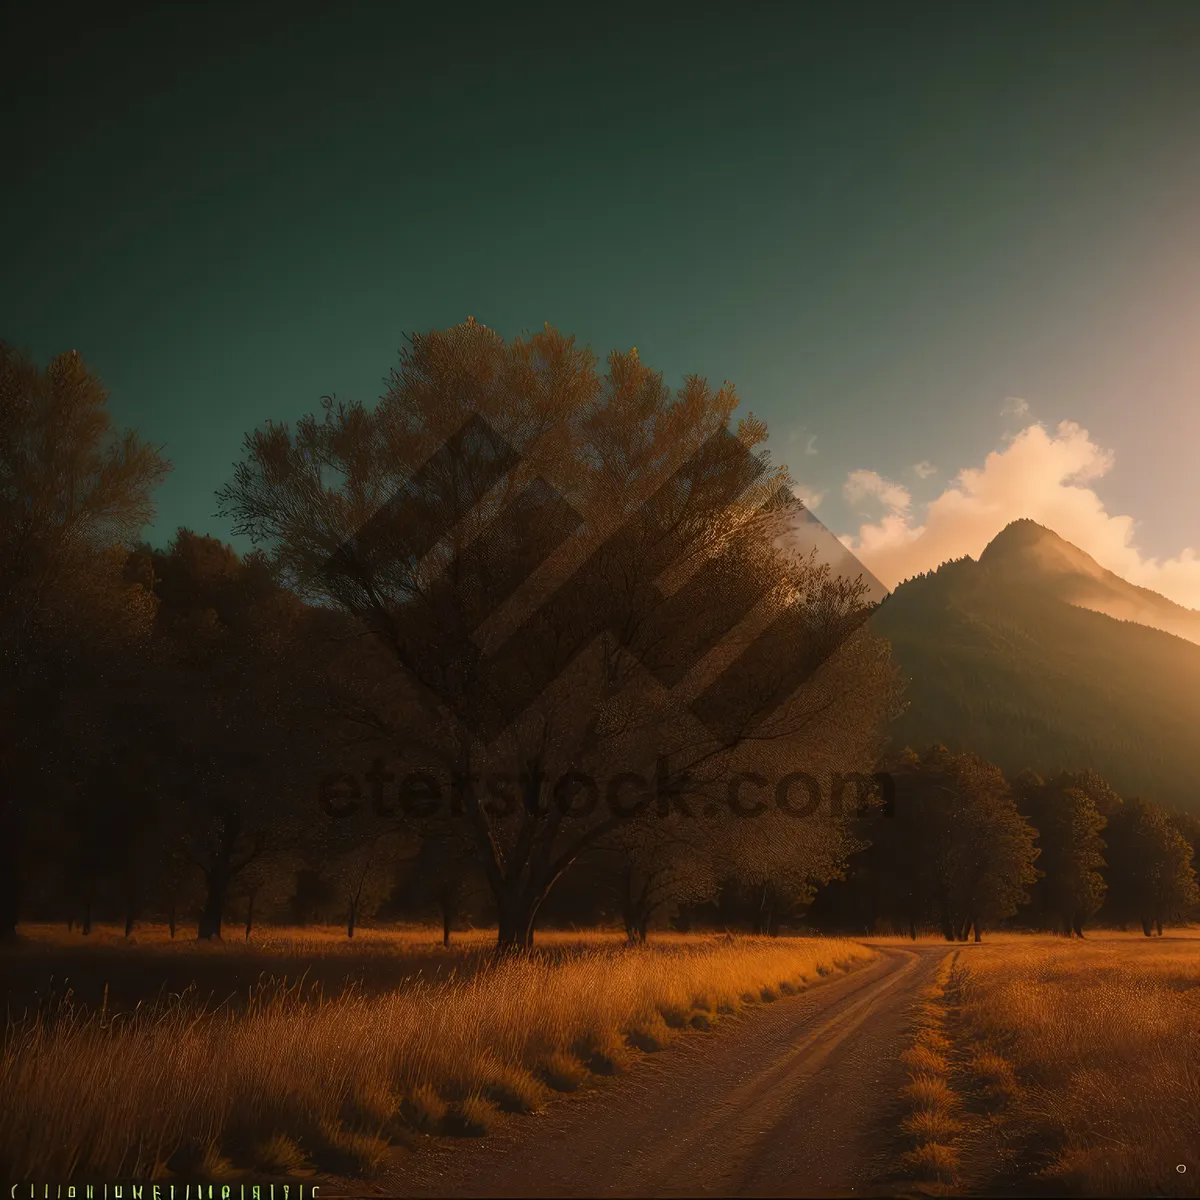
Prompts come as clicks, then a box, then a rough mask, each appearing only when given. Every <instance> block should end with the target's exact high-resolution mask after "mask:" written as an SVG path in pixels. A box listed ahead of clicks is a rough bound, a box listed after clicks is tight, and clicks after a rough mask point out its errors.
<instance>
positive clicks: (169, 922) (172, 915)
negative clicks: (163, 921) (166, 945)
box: [167, 899, 175, 938]
mask: <svg viewBox="0 0 1200 1200" xmlns="http://www.w3.org/2000/svg"><path fill="white" fill-rule="evenodd" d="M167 925H168V926H169V927H170V930H171V937H172V938H173V937H174V936H175V901H174V899H172V900H171V909H170V911H169V912H168V913H167Z"/></svg>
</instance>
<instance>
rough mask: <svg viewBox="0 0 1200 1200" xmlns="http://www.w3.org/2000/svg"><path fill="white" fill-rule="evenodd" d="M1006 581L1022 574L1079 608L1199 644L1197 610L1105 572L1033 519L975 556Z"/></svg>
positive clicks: (1019, 523)
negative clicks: (998, 571)
mask: <svg viewBox="0 0 1200 1200" xmlns="http://www.w3.org/2000/svg"><path fill="white" fill-rule="evenodd" d="M979 561H980V563H982V564H984V565H985V566H988V567H994V568H996V569H997V570H1000V571H1002V572H1004V573H1005V574H1007V575H1009V576H1010V577H1014V578H1015V577H1017V576H1018V575H1020V576H1023V577H1024V578H1026V579H1027V580H1029V581H1030V582H1032V583H1034V584H1037V585H1039V586H1041V587H1044V588H1047V589H1049V590H1052V591H1053V592H1054V594H1055V595H1056V596H1057V597H1058V598H1059V599H1060V600H1065V601H1066V602H1067V603H1068V604H1074V605H1076V606H1078V607H1079V608H1090V609H1092V610H1093V611H1094V612H1101V613H1105V614H1106V615H1107V616H1110V617H1116V618H1117V620H1119V621H1136V622H1137V623H1138V624H1139V625H1149V626H1151V627H1152V628H1154V629H1162V630H1164V631H1165V632H1167V633H1174V634H1176V635H1177V636H1179V637H1182V638H1187V639H1188V640H1189V641H1192V642H1196V643H1198V644H1200V612H1198V611H1196V609H1194V608H1184V607H1183V605H1182V604H1176V603H1175V602H1174V601H1173V600H1168V599H1167V598H1166V596H1160V595H1159V594H1158V592H1152V591H1151V590H1150V589H1149V588H1144V587H1138V586H1136V585H1135V584H1132V583H1129V582H1128V581H1127V580H1124V579H1122V578H1121V577H1120V576H1119V575H1114V574H1113V573H1112V571H1107V570H1105V569H1104V568H1103V567H1102V566H1101V565H1100V564H1099V563H1098V562H1097V561H1096V560H1095V559H1094V558H1092V557H1091V555H1090V554H1085V553H1084V552H1083V551H1082V550H1080V549H1079V547H1078V546H1073V545H1072V544H1071V543H1070V542H1068V541H1066V540H1065V539H1064V538H1061V537H1059V536H1058V534H1056V533H1054V532H1053V531H1051V530H1049V529H1047V528H1046V527H1045V526H1044V525H1038V524H1037V523H1036V522H1035V521H1014V522H1013V523H1012V524H1011V525H1009V526H1007V527H1006V528H1005V529H1004V530H1002V531H1001V532H1000V533H999V534H997V535H996V537H995V538H994V539H993V540H992V542H991V543H990V544H989V545H988V546H987V547H986V549H985V550H984V551H983V553H982V554H981V555H980V556H979Z"/></svg>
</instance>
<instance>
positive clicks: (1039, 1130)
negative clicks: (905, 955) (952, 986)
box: [955, 935, 1200, 1196]
mask: <svg viewBox="0 0 1200 1200" xmlns="http://www.w3.org/2000/svg"><path fill="white" fill-rule="evenodd" d="M960 961H961V962H962V963H963V964H964V965H965V966H966V971H965V973H964V975H963V978H962V981H961V985H960V987H959V988H958V996H957V999H958V1001H959V1004H960V1005H961V1010H960V1021H961V1029H960V1032H959V1033H958V1035H957V1036H956V1039H955V1040H956V1042H961V1044H962V1047H963V1051H964V1053H965V1054H966V1055H967V1067H968V1070H969V1072H970V1073H971V1074H972V1075H973V1076H974V1078H975V1080H976V1081H977V1083H978V1085H979V1088H980V1090H981V1093H982V1094H983V1095H984V1096H985V1097H987V1098H988V1099H989V1102H990V1103H992V1104H994V1105H1000V1106H1005V1107H1006V1109H1007V1111H1008V1112H1009V1113H1010V1114H1011V1119H1012V1121H1013V1123H1014V1124H1015V1126H1016V1128H1017V1131H1018V1132H1019V1135H1021V1136H1023V1137H1024V1138H1025V1139H1027V1141H1028V1142H1029V1144H1030V1145H1032V1146H1033V1147H1035V1148H1036V1149H1037V1150H1039V1151H1040V1152H1041V1154H1042V1158H1043V1160H1044V1162H1045V1165H1044V1168H1043V1169H1044V1171H1045V1178H1046V1179H1047V1182H1048V1183H1053V1184H1055V1185H1057V1186H1059V1187H1065V1188H1066V1189H1068V1190H1069V1191H1070V1192H1072V1193H1075V1194H1080V1195H1088V1196H1117V1195H1149V1194H1160V1195H1162V1194H1166V1195H1197V1194H1200V1181H1198V1177H1200V1157H1198V1155H1197V1150H1198V1148H1200V1140H1198V1138H1197V1132H1196V1131H1197V1128H1200V941H1198V940H1197V939H1196V938H1195V937H1180V938H1172V939H1170V940H1165V939H1164V940H1162V941H1159V940H1158V939H1145V938H1143V937H1141V936H1140V935H1139V936H1137V937H1128V938H1122V937H1112V936H1103V937H1099V938H1094V939H1092V940H1089V941H1086V942H1083V943H1080V942H1065V941H1063V940H1061V939H1036V940H1035V939H1026V940H1025V941H1023V942H1021V941H1014V942H1012V943H1010V944H1008V945H995V946H987V945H984V946H981V947H973V948H972V953H970V954H964V955H963V956H962V958H961V960H960ZM1180 1164H1182V1165H1184V1166H1185V1168H1186V1170H1185V1171H1183V1172H1180V1171H1178V1170H1177V1167H1178V1166H1179V1165H1180Z"/></svg>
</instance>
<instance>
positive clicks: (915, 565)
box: [842, 421, 1200, 608]
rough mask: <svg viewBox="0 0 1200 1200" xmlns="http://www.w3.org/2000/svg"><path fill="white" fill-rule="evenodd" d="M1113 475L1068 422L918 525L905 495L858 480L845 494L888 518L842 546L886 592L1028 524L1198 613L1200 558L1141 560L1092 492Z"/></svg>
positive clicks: (950, 496) (1129, 529) (963, 484)
mask: <svg viewBox="0 0 1200 1200" xmlns="http://www.w3.org/2000/svg"><path fill="white" fill-rule="evenodd" d="M1112 465H1113V455H1112V453H1111V452H1109V451H1107V450H1105V449H1103V448H1102V447H1100V446H1098V445H1096V443H1095V442H1093V441H1092V439H1091V437H1090V436H1089V434H1088V432H1087V430H1086V429H1082V428H1081V427H1080V426H1079V425H1077V424H1076V423H1075V422H1073V421H1064V422H1062V424H1060V425H1059V426H1058V428H1057V429H1055V430H1054V431H1052V432H1051V431H1049V430H1047V429H1046V428H1045V427H1044V426H1042V425H1040V424H1034V425H1028V426H1026V427H1025V428H1024V429H1022V430H1021V432H1020V433H1018V434H1017V435H1016V436H1015V437H1013V438H1012V440H1011V441H1010V442H1009V443H1008V445H1006V446H1005V448H1004V449H1003V450H997V451H993V452H992V453H991V454H989V455H988V456H987V458H986V459H985V460H984V463H983V466H981V467H968V468H966V469H964V470H962V471H960V472H959V473H958V475H957V476H955V478H954V479H953V480H952V481H951V483H950V485H949V486H948V487H947V488H946V489H945V490H944V491H943V492H942V494H941V495H940V496H938V497H937V498H936V499H935V500H933V501H931V502H930V503H929V504H928V505H926V506H924V516H923V519H921V518H920V517H919V516H918V514H917V513H916V512H915V511H914V510H913V508H912V505H911V500H910V497H909V494H908V491H907V490H906V489H905V488H903V487H901V486H900V485H899V484H895V483H891V482H889V481H888V480H886V479H884V478H883V477H882V476H880V475H878V474H876V473H875V472H874V471H864V470H859V471H852V472H851V473H850V474H849V476H848V477H847V479H846V484H845V493H846V497H847V499H849V500H851V501H852V502H853V501H856V500H859V499H862V498H863V497H865V496H868V495H869V496H875V497H878V498H879V500H881V501H882V502H883V504H884V508H885V512H884V515H883V517H882V518H881V519H880V520H878V521H876V522H870V521H867V522H865V523H864V524H862V525H861V526H860V527H859V530H858V532H857V533H856V534H853V535H847V536H844V537H843V538H842V541H843V542H844V543H845V544H846V545H847V546H848V547H849V548H850V549H851V550H853V551H854V553H855V554H856V555H857V556H858V557H859V558H860V559H861V560H862V562H863V565H864V566H866V567H868V568H869V569H870V570H871V571H873V572H874V573H875V574H876V575H877V576H878V577H879V578H880V579H881V580H882V581H883V582H884V583H885V584H887V586H888V587H895V585H896V584H897V583H899V582H900V581H901V580H903V579H907V578H908V577H909V576H912V575H916V574H918V573H919V572H921V571H928V570H932V569H933V568H934V567H937V566H938V565H939V564H940V563H943V562H945V561H946V560H947V559H950V558H960V557H962V556H963V555H964V554H969V555H971V556H972V557H973V558H977V557H978V556H979V554H980V552H981V551H982V550H983V548H984V546H986V545H987V543H988V542H989V541H991V539H992V538H993V537H995V536H996V534H997V533H999V532H1000V530H1001V529H1003V528H1004V526H1005V525H1007V524H1008V523H1009V522H1010V521H1015V520H1018V519H1019V518H1021V517H1031V518H1032V519H1033V520H1035V521H1037V522H1038V523H1039V524H1041V525H1045V526H1047V527H1048V528H1050V529H1053V530H1054V531H1055V533H1057V534H1059V535H1060V536H1061V537H1064V538H1066V540H1067V541H1069V542H1073V543H1074V544H1075V545H1076V546H1078V547H1079V548H1080V549H1082V550H1085V551H1086V552H1087V553H1088V554H1090V555H1091V556H1092V557H1093V558H1095V559H1096V561H1097V562H1099V563H1100V565H1101V566H1104V567H1107V568H1108V569H1109V570H1110V571H1114V572H1115V573H1116V574H1118V575H1121V576H1122V577H1124V578H1125V579H1128V580H1129V581H1130V582H1131V583H1136V584H1140V585H1141V586H1143V587H1148V588H1153V589H1154V590H1155V591H1157V592H1161V593H1162V594H1163V595H1165V596H1168V597H1170V598H1171V599H1172V600H1175V601H1176V602H1177V603H1179V604H1183V605H1186V606H1187V607H1189V608H1200V551H1198V550H1197V549H1196V548H1194V547H1193V548H1189V549H1184V550H1181V551H1180V552H1179V554H1178V555H1177V556H1176V557H1174V558H1169V559H1165V560H1160V559H1156V558H1151V557H1148V556H1146V555H1144V554H1143V553H1142V552H1141V551H1140V550H1139V549H1138V547H1137V545H1136V543H1135V532H1136V531H1135V526H1134V520H1133V518H1132V517H1129V516H1115V515H1113V514H1111V513H1109V512H1108V510H1107V509H1106V508H1105V507H1104V502H1103V501H1102V500H1101V499H1100V497H1099V496H1098V495H1097V494H1096V492H1095V491H1094V490H1093V489H1092V488H1091V487H1090V486H1088V485H1089V484H1091V483H1094V482H1095V481H1096V480H1098V479H1100V478H1101V477H1103V476H1104V475H1105V474H1106V473H1107V472H1108V471H1109V470H1110V469H1111V468H1112Z"/></svg>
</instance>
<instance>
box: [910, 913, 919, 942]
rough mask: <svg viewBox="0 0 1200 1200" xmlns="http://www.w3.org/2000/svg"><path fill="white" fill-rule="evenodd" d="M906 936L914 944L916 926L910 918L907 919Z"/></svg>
mask: <svg viewBox="0 0 1200 1200" xmlns="http://www.w3.org/2000/svg"><path fill="white" fill-rule="evenodd" d="M908 936H909V937H910V938H911V939H912V940H913V941H914V942H915V941H916V940H917V924H916V922H915V921H914V920H913V919H912V917H909V918H908Z"/></svg>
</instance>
